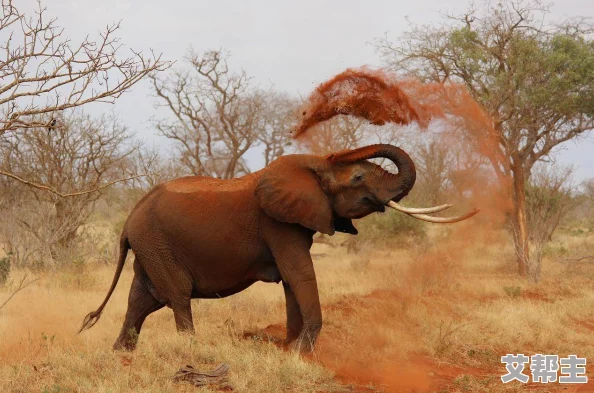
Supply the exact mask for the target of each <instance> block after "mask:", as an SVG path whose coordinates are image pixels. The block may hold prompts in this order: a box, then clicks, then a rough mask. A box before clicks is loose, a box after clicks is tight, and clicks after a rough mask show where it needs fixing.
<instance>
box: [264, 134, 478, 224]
mask: <svg viewBox="0 0 594 393" xmlns="http://www.w3.org/2000/svg"><path fill="white" fill-rule="evenodd" d="M379 157H383V158H387V159H389V160H391V161H392V162H393V163H394V164H395V165H396V166H397V167H398V173H396V174H394V173H390V172H388V171H386V170H385V169H383V168H382V167H381V166H379V165H377V164H374V163H372V162H370V161H368V160H369V159H371V158H379ZM415 180H416V170H415V165H414V163H413V161H412V160H411V158H410V157H409V156H408V154H407V153H406V152H405V151H404V150H402V149H400V148H398V147H396V146H391V145H385V144H380V145H372V146H366V147H362V148H360V149H355V150H346V151H341V152H338V153H333V154H329V155H327V156H325V157H322V156H312V155H288V156H284V157H281V158H279V159H277V160H276V161H274V162H273V163H272V164H270V165H269V166H268V167H267V168H265V169H263V170H262V171H261V172H260V175H259V178H258V185H257V187H256V190H255V195H256V198H257V199H258V201H259V202H260V205H261V206H262V208H263V209H264V211H265V212H266V213H267V214H268V215H269V216H271V217H273V218H275V219H277V220H279V221H283V222H290V223H296V224H300V225H302V226H304V227H307V228H309V229H312V230H314V231H317V232H322V233H325V234H328V235H332V234H334V232H335V231H340V232H346V233H352V234H356V233H357V230H356V228H355V227H354V226H353V224H352V222H351V219H356V218H362V217H365V216H367V215H369V214H371V213H373V212H383V211H384V210H385V207H386V206H390V207H393V208H395V209H396V210H400V211H402V212H404V213H407V214H410V215H412V216H414V217H416V218H419V219H422V220H426V221H433V222H455V221H460V220H461V219H466V218H468V217H470V216H471V215H474V214H475V213H476V211H475V212H472V213H470V214H467V215H465V216H462V217H455V218H438V217H430V216H426V215H424V214H422V213H433V212H436V211H440V210H444V209H446V208H448V207H449V206H450V205H443V206H439V207H434V208H426V209H411V208H405V207H403V206H400V205H399V204H398V202H399V201H400V200H401V199H402V198H404V197H405V196H406V195H407V194H408V193H409V192H410V190H411V189H412V187H413V186H414V184H415Z"/></svg>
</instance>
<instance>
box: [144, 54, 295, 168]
mask: <svg viewBox="0 0 594 393" xmlns="http://www.w3.org/2000/svg"><path fill="white" fill-rule="evenodd" d="M228 58H229V56H228V55H226V54H225V53H223V52H222V51H220V50H218V51H207V52H205V53H204V54H202V55H200V54H196V53H194V52H193V51H190V53H189V54H188V56H187V57H186V62H187V63H188V65H189V67H188V68H186V69H183V70H176V71H174V72H173V73H172V74H171V75H170V76H168V77H165V78H160V77H158V76H156V75H152V76H151V81H152V84H153V89H154V92H155V94H156V96H157V98H158V99H159V101H158V104H157V107H164V108H167V109H168V112H169V113H170V114H171V115H173V116H172V118H161V119H157V120H156V121H155V124H156V127H157V129H158V131H159V132H160V133H161V134H162V135H163V136H165V137H167V138H170V139H173V140H174V141H175V142H176V146H177V148H178V152H179V157H180V161H181V163H182V164H183V165H184V166H185V167H186V168H187V169H188V170H189V171H190V172H191V173H193V174H194V175H206V176H213V177H218V178H221V179H229V178H232V177H235V176H237V175H241V174H245V173H249V172H250V168H249V167H248V165H247V162H246V160H245V154H246V153H247V152H248V150H250V149H251V148H254V147H256V146H258V145H260V144H263V145H264V146H265V152H264V153H265V159H266V161H267V162H270V161H271V160H272V159H274V158H276V156H278V155H280V154H283V153H284V148H283V146H286V140H285V138H284V137H283V135H288V133H289V129H290V124H288V123H287V119H288V115H287V112H286V111H284V110H280V109H279V106H278V105H284V103H287V101H288V99H287V97H284V96H280V95H278V94H275V93H272V92H267V91H264V90H261V89H258V88H255V87H253V86H252V85H251V83H250V78H249V77H248V76H247V74H246V73H245V71H241V72H239V73H234V72H232V71H231V70H230V69H229V65H228ZM275 99H278V100H279V103H275V102H274V100H275Z"/></svg>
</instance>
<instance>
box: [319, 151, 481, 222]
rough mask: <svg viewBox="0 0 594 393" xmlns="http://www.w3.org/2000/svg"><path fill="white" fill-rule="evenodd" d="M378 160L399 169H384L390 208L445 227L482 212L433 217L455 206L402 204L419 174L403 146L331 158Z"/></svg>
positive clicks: (330, 158) (338, 154) (356, 152)
mask: <svg viewBox="0 0 594 393" xmlns="http://www.w3.org/2000/svg"><path fill="white" fill-rule="evenodd" d="M378 157H383V158H387V159H389V160H391V161H392V162H393V163H394V164H396V166H397V167H398V173H397V174H392V173H390V172H388V171H386V170H384V169H382V177H383V178H384V179H385V180H386V189H385V190H383V191H382V193H383V194H384V195H382V196H383V201H386V202H385V203H386V205H387V206H389V207H391V208H392V209H394V210H398V211H400V212H403V213H406V214H408V215H410V216H411V217H414V218H416V219H419V220H423V221H427V222H434V223H442V224H443V223H453V222H458V221H463V220H466V219H468V218H470V217H472V216H474V215H475V214H476V213H478V212H479V209H475V210H473V211H471V212H469V213H466V214H464V215H461V216H457V217H432V216H428V215H427V214H428V213H429V214H430V213H437V212H440V211H442V210H445V209H449V208H450V207H452V205H449V204H447V205H441V206H435V207H428V208H410V207H405V206H402V205H400V204H399V203H398V201H400V199H402V198H404V197H405V196H406V195H407V194H408V193H409V192H410V190H411V189H412V188H413V186H414V185H415V181H416V179H417V172H416V169H415V164H414V162H413V161H412V159H411V158H410V156H409V155H408V154H407V153H406V152H405V151H404V150H402V149H400V148H399V147H396V146H392V145H385V144H378V145H371V146H366V147H362V148H360V149H355V150H347V151H344V152H339V153H334V154H331V155H329V156H328V157H327V158H328V160H330V161H332V162H355V161H360V160H368V159H370V158H378Z"/></svg>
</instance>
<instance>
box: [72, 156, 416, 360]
mask: <svg viewBox="0 0 594 393" xmlns="http://www.w3.org/2000/svg"><path fill="white" fill-rule="evenodd" d="M374 157H387V158H389V159H390V160H392V161H393V162H394V163H395V164H396V165H397V166H398V169H399V171H398V174H391V173H389V172H387V171H385V170H383V169H382V168H381V167H380V166H378V165H376V164H373V163H371V162H369V161H367V159H369V158H374ZM415 178H416V173H415V167H414V164H413V162H412V161H411V159H410V158H409V156H408V155H407V154H406V153H405V152H404V151H402V150H401V149H399V148H397V147H394V146H390V145H373V146H367V147H364V148H361V149H357V150H350V151H343V152H339V153H336V154H331V155H329V156H326V157H320V156H313V155H289V156H284V157H281V158H279V159H277V160H276V161H274V162H273V163H272V164H271V165H269V166H268V167H266V168H264V169H262V170H261V171H259V172H256V173H253V174H249V175H246V176H243V177H241V178H238V179H233V180H219V179H213V178H208V177H198V176H192V177H184V178H181V179H177V180H173V181H170V182H167V183H164V184H161V185H159V186H157V187H156V188H154V189H153V190H152V191H150V192H149V193H148V194H147V195H146V196H144V197H143V198H142V199H141V200H140V202H138V204H137V205H136V207H135V208H134V209H133V210H132V212H131V213H130V215H129V217H128V220H127V221H126V224H125V226H124V229H123V231H122V235H121V240H120V259H119V262H118V265H117V270H116V273H115V277H114V280H113V283H112V286H111V288H110V289H109V292H108V294H107V297H106V298H105V300H104V302H103V304H101V306H100V307H99V309H98V310H97V311H95V312H92V313H90V314H89V315H88V316H87V317H86V319H85V321H84V323H83V327H82V328H81V331H82V330H84V329H86V328H89V327H91V326H93V325H94V324H95V323H96V322H97V320H98V319H99V317H100V315H101V312H102V310H103V308H104V307H105V304H106V303H107V301H108V300H109V297H110V296H111V293H112V292H113V290H114V288H115V285H116V284H117V281H118V279H119V276H120V274H121V271H122V267H123V265H124V261H125V259H126V254H127V252H128V249H132V250H133V251H134V254H135V260H134V272H135V275H134V279H133V282H132V287H131V289H130V296H129V299H128V310H127V312H126V318H125V321H124V325H123V327H122V330H121V333H120V336H119V338H118V339H117V341H116V343H115V345H114V348H118V349H120V348H125V349H133V348H134V347H135V344H136V343H135V338H136V337H137V335H138V333H140V329H141V327H142V323H143V322H144V319H145V318H146V317H147V316H148V315H149V314H150V313H152V312H154V311H156V310H158V309H160V308H162V307H163V306H165V305H166V306H169V307H171V308H172V309H173V313H174V316H175V322H176V325H177V329H178V330H179V331H193V330H194V325H193V321H192V313H191V307H190V300H191V299H192V298H219V297H225V296H229V295H232V294H234V293H237V292H240V291H242V290H244V289H246V288H247V287H249V286H250V285H252V284H253V283H254V282H256V281H264V282H277V283H278V282H280V281H282V283H283V288H284V291H285V296H286V310H287V342H288V343H292V344H291V345H292V346H293V347H294V348H296V349H298V350H302V351H311V350H313V347H314V344H315V341H316V338H317V336H318V333H319V332H320V329H321V327H322V313H321V309H320V302H319V298H318V287H317V283H316V275H315V272H314V267H313V264H312V260H311V256H310V253H309V249H310V247H311V245H312V237H313V235H314V233H315V232H322V233H325V234H328V235H332V234H334V232H335V231H341V232H347V233H352V234H356V233H357V230H356V229H355V227H354V226H353V225H352V223H351V219H352V218H361V217H364V216H366V215H368V214H370V213H372V212H376V211H383V210H384V206H385V205H386V203H387V202H389V201H390V200H393V201H396V202H398V201H399V200H400V199H401V198H403V197H404V196H406V195H407V194H408V192H409V191H410V190H411V188H412V187H413V185H414V182H415Z"/></svg>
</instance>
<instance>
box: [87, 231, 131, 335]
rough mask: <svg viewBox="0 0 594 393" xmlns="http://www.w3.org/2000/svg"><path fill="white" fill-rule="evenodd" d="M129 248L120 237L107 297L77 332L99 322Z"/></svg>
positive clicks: (125, 240) (126, 240) (118, 277)
mask: <svg viewBox="0 0 594 393" xmlns="http://www.w3.org/2000/svg"><path fill="white" fill-rule="evenodd" d="M129 248H130V244H129V243H128V238H127V237H126V236H125V235H122V237H121V239H120V259H119V260H118V266H117V267H116V271H115V275H114V276H113V281H112V282H111V287H110V288H109V291H108V292H107V296H105V300H103V303H101V305H100V306H99V308H98V309H97V310H95V311H93V312H91V313H89V314H88V315H87V316H86V317H85V320H84V321H83V323H82V326H81V328H80V330H79V331H78V332H79V333H80V332H82V331H83V330H87V329H90V328H92V327H93V326H94V325H95V324H96V323H97V321H99V318H101V313H102V312H103V308H104V307H105V305H106V304H107V302H108V301H109V298H110V297H111V294H112V293H113V291H114V289H115V287H116V285H117V284H118V280H119V279H120V275H121V274H122V269H123V268H124V262H126V256H127V255H128V249H129Z"/></svg>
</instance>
